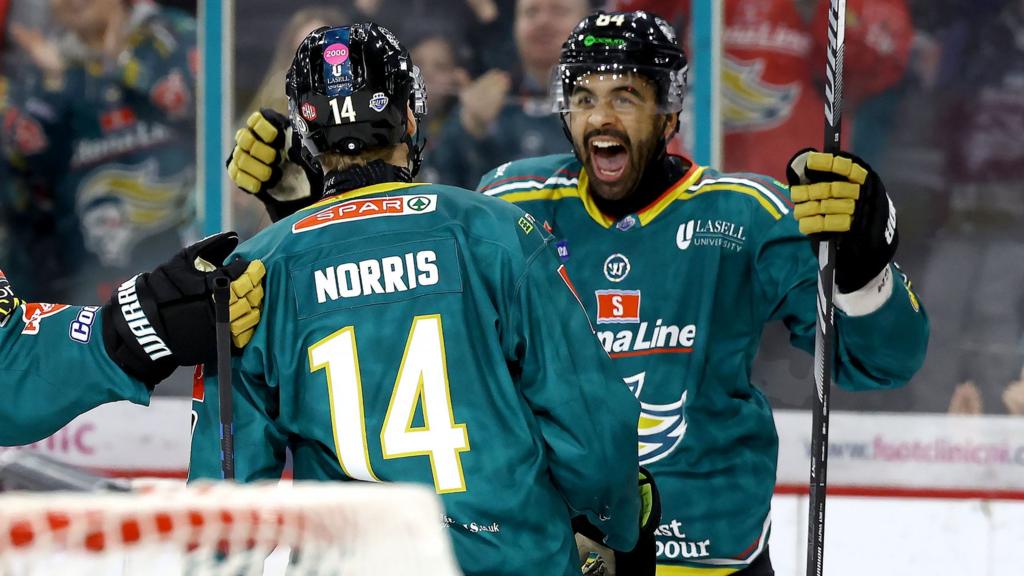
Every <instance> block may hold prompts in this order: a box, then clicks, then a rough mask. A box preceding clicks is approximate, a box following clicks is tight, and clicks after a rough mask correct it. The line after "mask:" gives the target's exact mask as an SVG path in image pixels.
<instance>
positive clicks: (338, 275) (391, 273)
mask: <svg viewBox="0 0 1024 576" xmlns="http://www.w3.org/2000/svg"><path fill="white" fill-rule="evenodd" d="M439 280H440V274H439V272H438V269H437V254H436V253H435V252H434V251H433V250H421V251H418V252H406V253H404V254H401V255H395V256H385V257H383V258H368V259H366V260H360V261H358V262H345V263H342V264H338V265H337V266H328V267H326V268H322V269H318V270H314V271H313V284H314V285H315V286H316V301H317V302H319V303H320V304H323V303H325V302H327V301H335V300H339V299H344V298H355V297H357V296H369V295H371V294H391V293H394V292H405V291H407V290H413V289H415V288H416V287H417V286H433V285H435V284H437V283H438V281H439Z"/></svg>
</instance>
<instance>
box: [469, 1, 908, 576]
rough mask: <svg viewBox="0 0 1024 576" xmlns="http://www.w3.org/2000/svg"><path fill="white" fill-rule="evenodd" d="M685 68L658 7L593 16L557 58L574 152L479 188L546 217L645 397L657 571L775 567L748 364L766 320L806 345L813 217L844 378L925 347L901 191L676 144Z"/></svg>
mask: <svg viewBox="0 0 1024 576" xmlns="http://www.w3.org/2000/svg"><path fill="white" fill-rule="evenodd" d="M685 73H686V59H685V55H684V54H683V52H682V49H681V48H680V47H679V45H678V40H677V38H676V35H675V32H674V31H673V30H672V28H671V27H670V26H669V25H668V24H667V23H665V22H664V21H662V20H661V19H659V18H657V17H654V16H652V15H649V14H646V13H642V12H634V13H611V14H605V13H599V14H595V15H593V16H590V17H588V18H587V19H585V20H584V21H582V22H581V23H580V25H579V26H578V27H577V28H576V30H575V31H574V32H573V33H572V35H571V36H570V38H569V39H568V41H567V42H566V44H565V45H564V47H563V52H562V58H561V63H560V66H559V79H560V85H559V87H558V98H557V99H558V101H559V106H560V108H559V110H560V111H561V112H562V118H563V121H564V123H565V128H566V133H567V135H568V136H569V137H570V138H571V140H572V143H573V146H574V149H575V155H562V156H548V157H543V158H535V159H528V160H521V161H516V162H511V163H509V164H505V165H502V166H500V167H499V168H497V169H496V170H494V171H493V172H491V173H489V174H487V175H485V176H484V178H483V179H482V180H481V183H480V190H481V191H483V193H484V194H485V195H487V196H491V197H498V198H503V199H505V200H508V201H510V202H512V203H514V204H516V205H517V206H520V207H522V208H523V209H524V210H526V211H527V212H529V213H531V214H532V215H533V216H535V217H536V218H537V220H538V221H542V222H544V221H546V222H547V223H549V224H550V225H551V226H552V227H553V230H554V234H555V236H556V237H557V238H558V241H557V244H556V245H557V247H558V251H559V254H560V256H561V258H562V260H563V261H564V262H565V263H566V267H567V268H568V269H569V271H570V272H571V274H572V278H573V281H574V282H575V285H576V288H577V289H578V291H579V294H580V296H581V297H582V299H583V301H584V303H585V305H586V307H587V310H588V312H589V313H590V315H591V317H592V318H593V319H594V321H595V324H596V328H597V331H598V336H599V338H600V340H601V342H602V343H603V345H604V347H605V349H606V350H607V351H608V352H609V354H610V355H611V356H612V358H613V359H614V361H615V363H616V365H617V367H618V368H619V370H620V373H621V374H622V375H623V376H624V378H625V380H626V382H627V383H628V384H629V385H630V387H631V388H632V389H633V392H634V393H635V394H636V396H637V397H638V398H639V400H640V402H641V418H640V429H639V456H640V463H641V464H642V465H644V466H646V467H648V468H650V470H651V471H652V472H653V473H654V475H655V477H656V478H658V485H659V488H660V491H661V495H662V510H663V512H662V523H661V526H660V528H659V530H658V544H657V549H658V572H657V573H658V574H659V575H661V574H665V575H679V574H706V575H712V574H714V575H716V576H717V575H724V574H734V573H735V574H742V575H743V576H766V575H770V574H773V570H772V568H771V562H770V559H769V558H768V554H767V551H766V545H767V539H768V534H769V531H770V527H771V519H770V514H769V512H770V505H771V497H772V492H773V488H774V485H775V471H776V460H777V451H778V439H777V435H776V431H775V427H774V422H773V419H772V412H771V408H770V406H769V404H768V401H767V399H766V398H765V397H764V395H763V394H762V393H761V392H760V391H759V390H758V389H757V388H755V387H754V386H753V385H752V383H751V380H750V373H751V364H752V363H753V360H754V356H755V354H756V352H757V349H758V343H759V341H760V338H761V332H762V330H763V328H764V326H765V324H766V323H767V322H769V321H772V320H782V321H783V322H784V323H785V324H786V326H787V327H788V328H789V330H790V333H791V340H792V342H793V344H794V345H795V346H797V347H799V348H802V349H804V350H807V351H808V352H810V351H811V350H812V345H813V340H814V325H815V310H816V306H815V301H816V299H815V294H816V273H817V266H816V264H817V262H816V259H815V258H814V255H813V251H812V249H811V242H810V240H809V239H808V237H807V236H805V234H813V233H817V232H821V231H829V232H835V233H837V234H838V243H839V244H838V249H839V256H838V261H837V272H836V283H837V287H838V293H837V295H836V297H835V302H836V307H837V309H838V310H837V312H836V316H837V318H836V330H837V337H836V347H837V361H836V382H837V383H838V384H839V385H840V386H843V387H845V388H849V389H854V390H864V389H886V388H894V387H897V386H901V385H903V384H905V383H906V382H907V381H908V380H909V379H910V377H911V376H912V375H913V374H914V373H915V371H916V370H917V369H918V368H919V367H920V366H921V364H922V362H923V360H924V354H925V349H926V345H927V339H928V321H927V318H926V316H925V313H924V310H923V308H922V307H921V305H920V303H919V301H918V299H917V297H916V296H915V295H914V293H913V292H912V291H911V290H910V284H909V282H908V281H907V279H906V277H905V276H904V275H903V274H902V273H901V272H900V271H899V269H898V268H896V267H895V265H893V264H892V263H891V261H892V258H893V255H894V253H895V249H896V243H897V236H896V219H895V209H894V208H893V207H892V203H891V202H890V200H889V198H888V196H887V195H886V192H885V188H884V187H883V185H882V182H881V180H880V179H879V177H878V175H877V174H876V173H875V172H873V171H872V170H871V169H870V168H869V167H868V166H867V165H866V164H865V163H864V162H862V161H860V160H858V159H856V158H853V157H851V156H849V155H845V154H844V155H840V156H835V157H833V156H832V155H829V154H821V153H815V152H809V151H805V152H802V153H800V154H798V155H797V156H795V157H794V160H793V162H792V163H791V166H790V168H789V170H788V172H789V179H790V184H791V185H792V187H791V188H787V186H785V185H784V184H781V183H779V182H776V181H774V180H772V179H771V178H768V177H765V176H761V175H757V174H723V173H720V172H718V171H715V170H713V169H711V168H709V167H705V166H698V165H695V164H693V163H692V162H691V161H689V160H688V159H686V158H682V157H678V156H671V155H668V154H666V151H665V142H666V140H667V139H668V138H671V136H672V135H673V134H674V133H675V132H676V130H678V125H679V112H680V110H681V109H682V100H683V91H684V88H685ZM798 220H799V224H798ZM808 385H810V383H808Z"/></svg>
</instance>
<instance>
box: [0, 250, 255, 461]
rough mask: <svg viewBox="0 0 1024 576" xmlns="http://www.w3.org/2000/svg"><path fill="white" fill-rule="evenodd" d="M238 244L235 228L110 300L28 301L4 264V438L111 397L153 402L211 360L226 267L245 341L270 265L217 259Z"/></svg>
mask: <svg viewBox="0 0 1024 576" xmlns="http://www.w3.org/2000/svg"><path fill="white" fill-rule="evenodd" d="M237 244H238V237H237V236H236V235H234V234H233V233H225V234H218V235H216V236H212V237H210V238H207V239H205V240H202V241H201V242H199V243H197V244H195V245H193V246H190V247H188V248H185V249H183V250H182V251H181V252H179V253H178V254H177V255H176V256H175V257H174V258H172V259H171V260H169V261H168V262H166V263H165V264H162V265H161V266H159V267H157V268H156V269H155V270H153V271H152V272H149V273H145V274H140V275H138V276H136V277H134V278H132V279H131V280H128V281H126V282H125V283H124V284H122V285H121V287H120V288H119V289H118V290H117V291H116V292H115V294H114V295H113V296H112V297H111V299H110V301H109V302H108V303H107V304H105V305H103V306H69V305H67V304H42V303H30V302H25V301H23V300H21V299H20V298H18V297H17V296H16V295H15V293H14V290H13V288H12V287H11V285H10V283H9V282H8V281H7V279H6V277H5V276H4V274H3V272H2V271H0V398H3V401H2V402H0V446H17V445H21V444H28V443H31V442H35V441H38V440H40V439H42V438H45V437H46V436H48V435H50V434H52V433H53V432H55V431H56V430H57V429H59V428H60V427H61V426H63V425H65V424H67V423H68V422H70V421H71V420H72V419H73V418H75V417H76V416H78V415H79V414H82V413H83V412H86V411H87V410H89V409H91V408H94V407H96V406H99V405H100V404H105V403H107V402H115V401H118V400H127V401H129V402H133V403H135V404H143V405H144V404H148V403H149V396H150V393H151V392H152V390H153V387H154V386H155V385H156V384H157V383H159V382H160V381H161V380H163V379H164V378H166V377H167V376H168V375H170V373H171V372H172V371H173V370H174V369H175V368H177V367H179V366H193V365H195V364H199V363H201V362H204V361H208V360H210V359H212V355H213V354H214V352H215V342H214V328H213V326H214V323H213V306H212V303H211V296H212V294H213V284H212V280H213V278H214V277H215V276H217V275H221V274H225V275H227V276H228V278H230V279H232V280H233V282H232V283H231V286H232V315H231V321H232V326H231V329H232V333H233V336H234V341H235V344H236V346H244V345H245V343H246V342H247V341H248V338H250V337H251V336H252V329H253V328H254V327H255V325H256V324H257V323H258V322H259V305H260V302H261V301H262V297H263V296H262V295H263V292H262V288H261V284H260V279H261V278H262V271H263V268H262V264H261V263H259V262H251V263H248V262H245V261H242V260H236V261H233V262H232V263H231V264H230V265H228V266H224V267H220V266H214V265H213V264H212V263H213V262H221V261H223V260H224V259H225V257H226V256H227V255H228V254H229V253H230V252H231V251H232V250H233V249H234V248H235V246H236V245H237Z"/></svg>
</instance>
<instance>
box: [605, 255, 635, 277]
mask: <svg viewBox="0 0 1024 576" xmlns="http://www.w3.org/2000/svg"><path fill="white" fill-rule="evenodd" d="M629 270H630V266H629V259H628V258H626V257H625V256H623V255H622V254H612V255H611V256H609V257H608V258H607V259H606V260H605V261H604V277H605V278H607V279H608V281H609V282H622V281H623V280H625V279H626V276H629Z"/></svg>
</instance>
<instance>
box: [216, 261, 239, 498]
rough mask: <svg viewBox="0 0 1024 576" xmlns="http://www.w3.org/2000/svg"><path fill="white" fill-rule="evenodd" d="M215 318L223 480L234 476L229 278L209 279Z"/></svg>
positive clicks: (231, 478) (232, 478)
mask: <svg viewBox="0 0 1024 576" xmlns="http://www.w3.org/2000/svg"><path fill="white" fill-rule="evenodd" d="M213 305H214V310H215V314H216V321H217V399H218V400H219V402H220V466H221V472H222V473H223V475H224V479H225V480H234V479H235V422H234V405H233V399H232V394H231V326H230V321H231V320H230V318H231V308H230V306H231V282H230V281H229V280H228V279H227V277H225V276H218V277H217V278H214V280H213Z"/></svg>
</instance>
